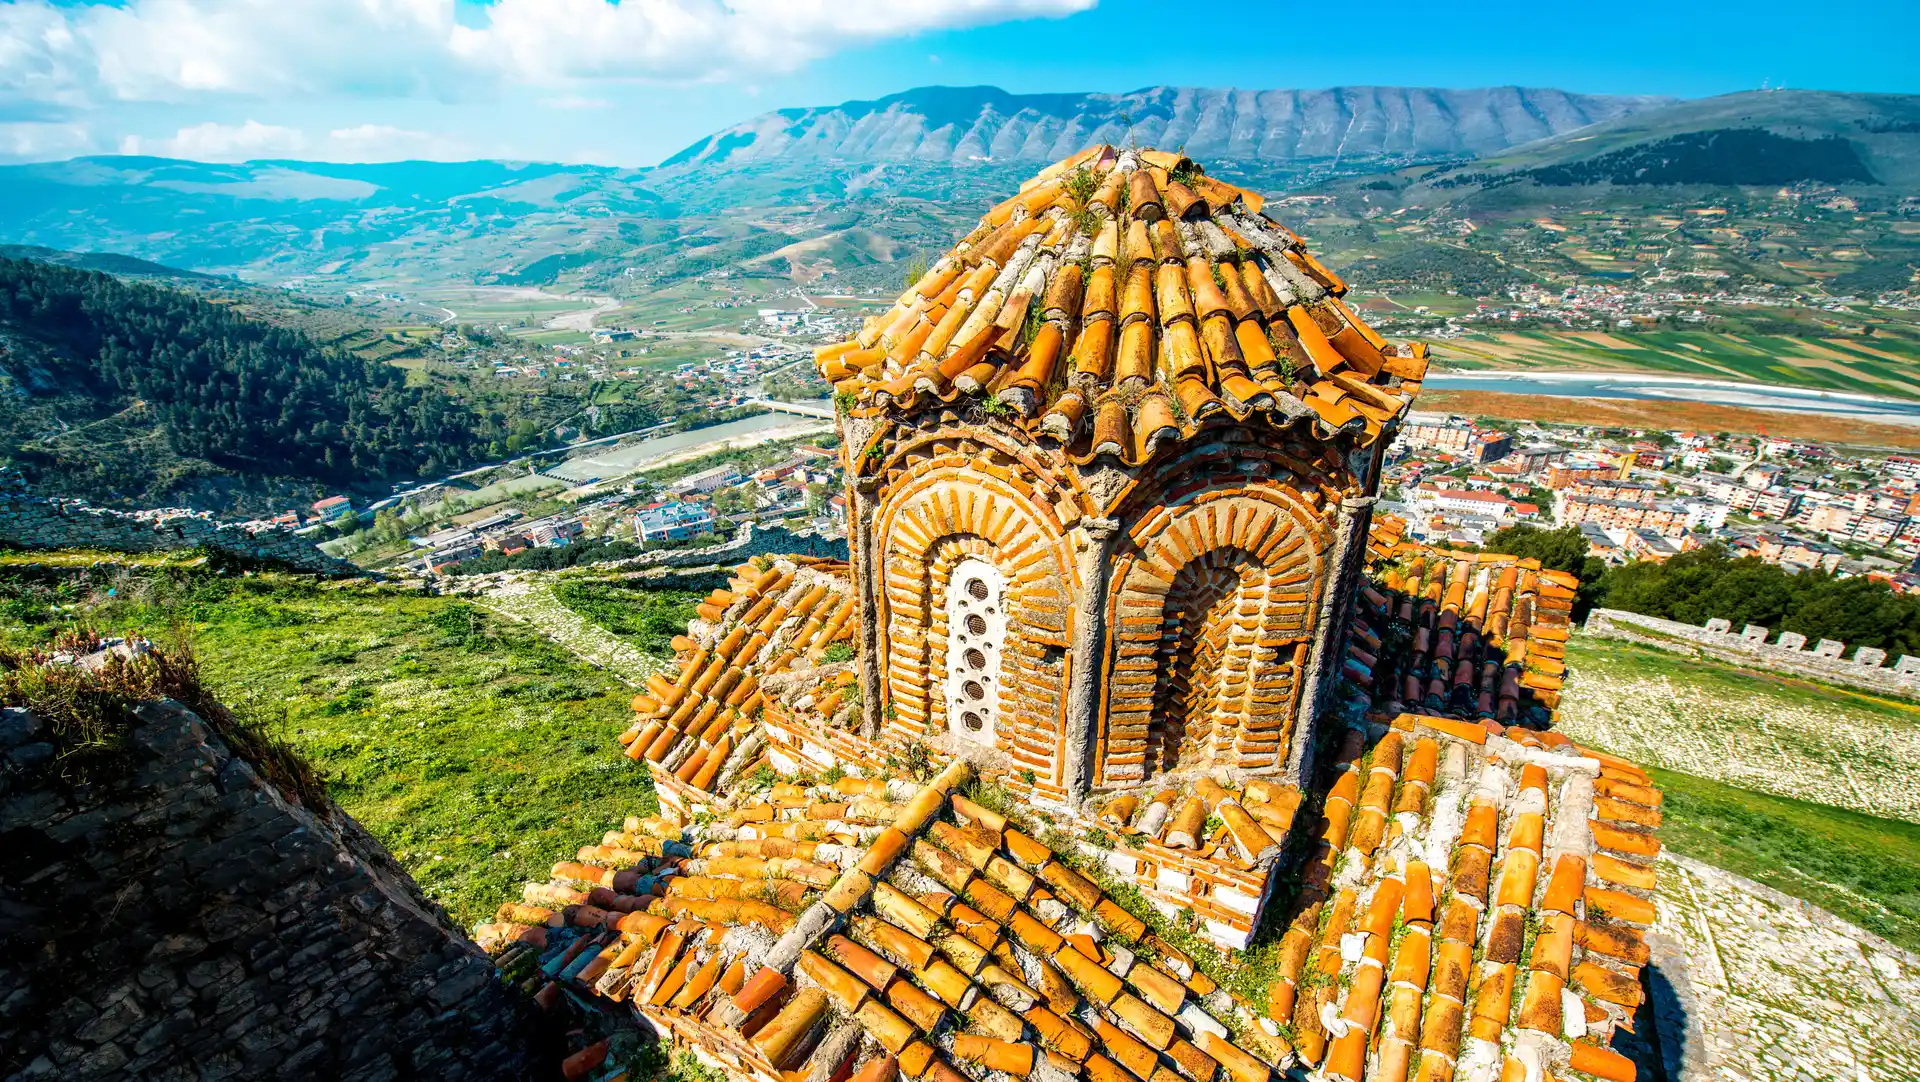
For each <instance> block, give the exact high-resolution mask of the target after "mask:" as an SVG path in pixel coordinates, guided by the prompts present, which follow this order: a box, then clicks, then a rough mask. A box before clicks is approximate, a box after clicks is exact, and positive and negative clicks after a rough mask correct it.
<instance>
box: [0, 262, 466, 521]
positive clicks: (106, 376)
mask: <svg viewBox="0 0 1920 1082" xmlns="http://www.w3.org/2000/svg"><path fill="white" fill-rule="evenodd" d="M0 383H4V385H5V390H6V393H5V394H4V395H0V462H4V461H8V460H11V463H12V464H15V465H18V466H19V467H21V468H22V469H23V471H24V472H25V473H26V474H27V476H28V477H29V479H30V480H32V481H35V482H36V483H38V484H40V485H41V486H42V487H45V488H47V489H49V490H52V491H58V492H60V493H62V494H65V495H85V496H91V497H95V498H101V499H108V500H113V499H123V500H124V499H129V498H132V499H143V498H148V497H152V496H156V495H158V494H160V493H161V492H164V491H166V490H168V489H170V488H173V487H175V486H177V485H179V484H181V483H182V482H184V481H185V480H186V479H187V478H188V477H189V476H191V475H192V474H194V473H196V472H204V471H225V472H230V473H233V474H238V475H242V476H249V477H258V478H266V477H287V478H307V479H311V480H316V481H323V482H327V483H331V484H336V485H338V484H349V483H354V482H361V481H366V480H377V479H380V478H385V477H392V476H411V475H414V474H417V473H420V472H423V471H431V470H434V469H437V468H439V467H440V466H442V465H447V464H452V463H457V462H461V461H465V460H466V459H468V458H471V457H473V456H474V455H475V454H476V453H477V452H479V451H480V450H481V449H482V448H483V447H484V444H483V443H481V442H480V440H481V433H480V427H481V426H480V424H479V421H478V419H477V418H475V417H474V416H473V415H472V414H471V413H470V411H469V410H468V409H466V408H465V407H464V406H462V405H461V404H459V403H458V402H456V401H454V400H452V399H451V398H449V397H448V396H447V395H446V394H444V393H442V392H441V391H440V390H438V389H436V388H434V387H431V386H428V387H410V386H408V385H407V380H406V374H405V373H404V372H402V371H400V370H399V369H397V368H393V367H391V366H388V365H381V364H373V363H369V362H366V361H363V360H361V359H359V358H356V357H354V356H352V355H350V354H348V353H346V352H344V351H340V350H337V349H331V348H323V347H321V346H320V345H318V344H317V343H315V342H314V341H313V340H312V339H310V338H308V337H307V336H306V335H304V334H302V333H300V332H298V331H293V330H288V329H285V328H280V327H274V326H271V325H269V324H265V323H260V322H255V321H253V320H249V319H246V318H244V317H242V316H240V315H238V314H236V313H235V312H233V311H231V310H230V309H228V308H226V307H223V306H220V305H216V304H213V303H210V302H209V301H207V300H205V299H203V298H202V297H200V296H198V295H196V294H193V293H188V292H183V291H179V290H171V289H164V288H159V287H156V286H152V285H147V284H143V283H139V282H133V281H123V280H121V279H119V278H115V277H113V276H111V275H107V274H103V273H100V272H98V271H85V270H77V269H74V268H71V267H64V266H58V265H54V264H47V263H36V262H28V261H23V260H12V259H0Z"/></svg>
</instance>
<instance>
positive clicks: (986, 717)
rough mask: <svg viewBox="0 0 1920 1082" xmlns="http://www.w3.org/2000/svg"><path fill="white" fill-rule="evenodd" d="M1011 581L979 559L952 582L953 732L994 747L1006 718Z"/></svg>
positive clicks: (956, 572)
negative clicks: (1003, 683)
mask: <svg viewBox="0 0 1920 1082" xmlns="http://www.w3.org/2000/svg"><path fill="white" fill-rule="evenodd" d="M1006 593H1007V580H1006V577H1005V576H1003V575H1001V574H1000V569H999V568H996V567H994V566H993V565H992V564H990V563H988V562H987V561H985V560H982V559H979V558H977V557H970V558H968V559H965V560H962V561H960V563H959V564H958V565H956V566H955V567H954V569H953V574H952V575H951V576H950V577H949V578H948V580H947V688H946V691H947V727H948V728H949V729H951V730H952V731H953V732H955V733H958V734H959V735H961V736H963V737H965V738H966V739H968V740H973V741H976V742H978V743H981V744H986V745H988V746H992V744H993V730H994V725H995V723H996V722H997V721H998V720H999V714H1000V650H1001V647H1002V645H1003V644H1004V643H1005V642H1006V636H1007V610H1006Z"/></svg>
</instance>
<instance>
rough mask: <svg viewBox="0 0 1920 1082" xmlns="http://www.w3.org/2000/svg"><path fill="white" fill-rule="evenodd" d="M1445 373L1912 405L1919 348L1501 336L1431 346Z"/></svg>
mask: <svg viewBox="0 0 1920 1082" xmlns="http://www.w3.org/2000/svg"><path fill="white" fill-rule="evenodd" d="M1434 356H1435V359H1436V360H1437V361H1438V362H1439V364H1440V366H1441V367H1442V368H1445V369H1450V370H1459V371H1474V370H1477V369H1502V370H1529V369H1531V370H1538V371H1560V372H1567V371H1575V372H1642V373H1660V374H1665V375H1674V376H1691V377H1696V378H1700V379H1713V380H1732V381H1735V382H1752V383H1772V384H1779V385H1783V386H1789V387H1807V388H1814V389H1819V390H1829V391H1846V392H1852V393H1858V394H1878V395H1897V396H1900V397H1904V398H1920V340H1916V339H1912V338H1908V337H1906V336H1903V335H1902V336H1895V335H1876V336H1874V337H1872V338H1796V337H1789V336H1785V335H1742V334H1718V333H1712V332H1706V331H1647V332H1638V333H1631V334H1613V333H1608V332H1603V331H1559V332H1557V331H1507V332H1502V333H1498V334H1475V335H1470V336H1467V337H1465V338H1459V339H1452V340H1448V341H1444V342H1439V343H1436V344H1435V348H1434Z"/></svg>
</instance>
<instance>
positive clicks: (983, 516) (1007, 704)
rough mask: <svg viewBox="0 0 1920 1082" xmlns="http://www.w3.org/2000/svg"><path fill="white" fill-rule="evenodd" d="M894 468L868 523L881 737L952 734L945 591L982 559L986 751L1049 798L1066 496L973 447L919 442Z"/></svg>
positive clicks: (1068, 577)
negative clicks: (992, 617)
mask: <svg viewBox="0 0 1920 1082" xmlns="http://www.w3.org/2000/svg"><path fill="white" fill-rule="evenodd" d="M890 465H891V466H892V467H893V468H891V469H889V470H888V472H887V478H886V483H885V485H884V487H883V489H882V493H881V496H880V503H879V506H878V508H877V510H876V514H875V519H874V538H875V549H876V552H877V555H878V556H879V560H880V570H881V574H882V585H881V590H880V597H879V613H878V617H879V622H880V628H881V642H880V651H881V663H880V664H881V673H882V681H883V685H884V686H883V696H884V703H883V705H882V707H881V709H883V710H885V711H886V712H887V714H886V716H887V722H886V725H887V728H888V730H889V732H890V733H891V734H892V735H894V736H896V737H899V738H904V739H916V738H920V737H923V736H928V735H932V734H937V733H942V732H944V731H946V729H947V728H948V718H947V716H946V714H947V703H946V699H947V696H946V695H945V694H944V692H943V688H944V687H945V685H946V683H947V671H946V664H947V652H948V640H949V629H948V627H947V620H948V617H949V612H950V611H951V609H952V606H951V605H950V604H949V600H950V599H949V596H948V586H949V583H950V582H951V580H952V576H953V572H954V570H955V569H956V568H957V567H958V566H959V565H960V564H961V563H962V562H963V561H965V560H969V559H979V560H984V561H986V562H987V563H989V564H991V565H992V566H993V567H994V568H995V569H996V570H997V571H998V572H999V574H1000V575H1001V576H1003V577H1004V579H1005V594H1004V604H1005V613H1004V616H1005V621H1006V622H1005V631H1004V638H1003V641H1002V645H1001V655H1000V665H999V669H1000V673H999V679H1000V687H999V689H998V694H999V699H998V706H997V722H996V724H995V727H994V737H993V741H994V745H995V746H996V747H998V748H1000V749H1001V750H1003V751H1005V752H1006V753H1007V754H1008V755H1009V756H1011V757H1012V758H1013V759H1014V761H1015V762H1016V763H1018V764H1019V767H1020V768H1024V769H1031V770H1033V771H1034V772H1035V774H1036V776H1037V777H1036V780H1037V782H1038V783H1040V784H1041V785H1042V787H1044V788H1048V789H1057V788H1058V785H1059V781H1060V769H1061V759H1062V756H1061V746H1062V741H1063V739H1064V735H1063V734H1064V733H1065V731H1066V725H1065V687H1066V679H1067V671H1066V670H1067V666H1066V651H1067V648H1068V646H1069V644H1070V641H1071V637H1072V634H1073V627H1072V621H1073V616H1072V607H1071V605H1072V598H1073V595H1074V593H1075V592H1076V590H1077V589H1078V586H1079V580H1078V575H1077V573H1076V570H1075V564H1074V560H1073V558H1072V553H1071V552H1070V550H1069V546H1068V544H1067V541H1066V533H1067V531H1066V527H1065V525H1064V524H1063V523H1062V522H1061V521H1060V519H1059V517H1058V515H1057V513H1056V510H1055V508H1056V506H1059V505H1060V504H1061V503H1063V502H1067V503H1069V504H1070V502H1071V500H1072V496H1071V494H1069V493H1067V492H1066V491H1065V490H1064V489H1062V488H1061V487H1060V486H1055V485H1044V486H1043V485H1041V484H1036V483H1035V475H1034V474H1031V473H1027V472H1025V467H1024V466H1023V465H1022V463H1021V462H1019V461H1018V460H1017V459H1015V458H1014V457H1013V456H1012V455H1010V454H1008V453H1007V452H1006V451H1005V450H1004V449H1000V448H995V447H992V446H989V445H984V444H981V443H979V442H976V441H959V440H954V439H951V438H948V439H941V440H932V441H927V442H925V443H923V444H921V445H919V446H917V447H915V448H912V449H909V450H907V451H906V452H904V453H901V454H899V455H896V456H894V457H893V459H892V461H891V463H890Z"/></svg>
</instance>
